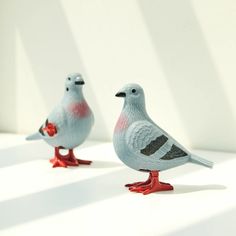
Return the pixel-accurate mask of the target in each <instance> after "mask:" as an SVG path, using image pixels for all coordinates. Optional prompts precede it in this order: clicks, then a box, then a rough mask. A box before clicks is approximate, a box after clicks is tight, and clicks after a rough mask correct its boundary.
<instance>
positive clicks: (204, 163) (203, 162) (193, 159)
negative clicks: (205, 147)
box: [190, 155, 214, 168]
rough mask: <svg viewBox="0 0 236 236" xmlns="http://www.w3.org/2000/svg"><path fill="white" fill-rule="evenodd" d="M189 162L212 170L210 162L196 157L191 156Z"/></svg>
mask: <svg viewBox="0 0 236 236" xmlns="http://www.w3.org/2000/svg"><path fill="white" fill-rule="evenodd" d="M190 161H191V162H192V163H195V164H198V165H202V166H205V167H208V168H212V167H213V165H214V163H213V162H212V161H208V160H206V159H204V158H202V157H199V156H196V155H191V157H190Z"/></svg>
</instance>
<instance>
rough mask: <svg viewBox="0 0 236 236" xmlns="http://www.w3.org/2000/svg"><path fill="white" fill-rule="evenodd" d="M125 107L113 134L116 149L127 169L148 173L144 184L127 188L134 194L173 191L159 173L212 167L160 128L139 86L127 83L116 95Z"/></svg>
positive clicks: (131, 185)
mask: <svg viewBox="0 0 236 236" xmlns="http://www.w3.org/2000/svg"><path fill="white" fill-rule="evenodd" d="M116 96H117V97H123V98H124V106H123V109H122V112H121V114H120V117H119V119H118V121H117V124H116V126H115V130H114V134H113V145H114V149H115V151H116V153H117V155H118V157H119V158H120V159H121V161H122V162H124V163H125V164H126V165H127V166H129V167H131V168H133V169H135V170H138V171H146V172H149V178H148V180H147V181H145V182H136V183H132V184H127V185H125V186H126V187H128V188H129V190H130V191H132V192H138V193H143V194H145V195H146V194H149V193H153V192H157V191H166V190H173V186H171V185H170V184H168V183H163V182H160V181H159V172H160V171H163V170H167V169H170V168H173V167H176V166H180V165H183V164H185V163H187V162H192V163H195V164H199V165H203V166H206V167H209V168H211V167H212V166H213V163H212V162H210V161H208V160H205V159H203V158H201V157H198V156H196V155H193V154H192V153H190V152H189V151H188V150H187V149H186V148H184V147H183V146H182V145H181V144H179V143H178V142H177V141H176V140H175V139H173V138H172V137H171V136H170V135H169V134H168V133H166V132H165V131H164V130H162V129H161V128H160V127H159V126H157V125H156V124H155V123H154V122H153V121H152V120H151V118H150V117H149V116H148V114H147V112H146V108H145V98H144V91H143V89H142V88H141V87H140V86H139V85H138V84H128V85H126V86H124V87H123V89H121V90H120V91H119V92H118V93H117V94H116Z"/></svg>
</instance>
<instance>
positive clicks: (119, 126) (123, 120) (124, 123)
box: [115, 114, 128, 132]
mask: <svg viewBox="0 0 236 236" xmlns="http://www.w3.org/2000/svg"><path fill="white" fill-rule="evenodd" d="M127 128H128V118H127V117H126V116H125V115H124V114H121V115H120V117H119V119H118V121H117V123H116V127H115V132H121V131H123V130H125V129H127Z"/></svg>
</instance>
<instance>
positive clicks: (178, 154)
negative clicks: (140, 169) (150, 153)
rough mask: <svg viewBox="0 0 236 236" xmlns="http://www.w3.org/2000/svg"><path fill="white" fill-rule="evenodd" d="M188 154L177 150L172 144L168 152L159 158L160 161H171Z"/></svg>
mask: <svg viewBox="0 0 236 236" xmlns="http://www.w3.org/2000/svg"><path fill="white" fill-rule="evenodd" d="M187 155H188V154H187V153H186V152H184V151H183V150H182V149H180V148H178V147H177V146H175V145H174V144H173V145H172V146H171V149H170V151H169V152H167V153H166V154H165V155H164V156H163V157H161V159H162V160H171V159H175V158H178V157H184V156H187Z"/></svg>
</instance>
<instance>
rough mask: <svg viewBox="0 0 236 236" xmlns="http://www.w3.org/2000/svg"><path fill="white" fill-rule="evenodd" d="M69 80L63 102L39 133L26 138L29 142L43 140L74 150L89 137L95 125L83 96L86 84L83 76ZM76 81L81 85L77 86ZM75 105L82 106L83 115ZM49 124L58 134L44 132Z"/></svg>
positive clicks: (71, 76)
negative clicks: (50, 134)
mask: <svg viewBox="0 0 236 236" xmlns="http://www.w3.org/2000/svg"><path fill="white" fill-rule="evenodd" d="M68 78H70V80H68ZM68 78H67V80H66V86H65V94H64V97H63V98H62V100H61V102H60V103H59V104H58V105H57V106H56V107H55V108H54V109H53V111H52V112H51V113H50V114H49V116H48V118H47V121H46V122H45V123H44V124H43V125H42V126H41V127H40V130H39V132H37V133H35V134H33V135H30V136H29V137H27V138H26V139H27V140H35V139H43V140H44V141H45V142H47V143H48V144H49V145H51V146H53V147H63V148H66V149H73V148H75V147H77V146H79V145H80V144H82V143H83V142H84V141H85V139H86V138H87V137H88V135H89V133H90V131H91V128H92V126H93V123H94V116H93V113H92V111H91V109H90V108H89V106H88V104H87V102H86V100H85V98H84V96H83V92H82V85H83V83H84V82H83V79H82V76H81V75H80V74H73V75H70V76H69V77H68ZM75 81H78V83H79V82H80V83H81V84H78V85H76V84H75ZM75 104H82V105H81V106H82V108H81V109H80V110H82V113H81V112H79V110H78V109H77V110H78V111H77V110H76V109H73V106H74V105H75ZM81 106H78V107H81ZM73 110H74V111H73ZM83 110H84V111H83ZM80 113H81V114H80ZM47 122H50V123H53V124H55V125H56V128H57V134H55V135H54V136H52V137H50V136H49V135H48V134H47V133H46V132H42V128H44V127H45V126H46V124H47Z"/></svg>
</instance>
